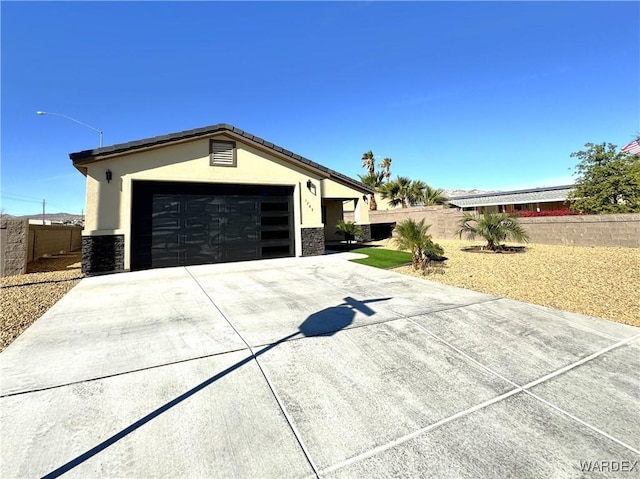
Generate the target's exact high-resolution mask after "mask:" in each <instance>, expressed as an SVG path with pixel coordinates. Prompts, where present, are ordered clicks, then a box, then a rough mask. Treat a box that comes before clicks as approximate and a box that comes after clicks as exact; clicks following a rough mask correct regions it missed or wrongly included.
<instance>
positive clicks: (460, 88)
mask: <svg viewBox="0 0 640 479" xmlns="http://www.w3.org/2000/svg"><path fill="white" fill-rule="evenodd" d="M1 9H2V10H1V14H2V33H1V35H2V52H1V53H2V85H1V88H2V90H1V93H2V165H1V166H2V170H1V171H2V180H1V181H2V208H3V209H4V210H5V212H6V213H9V214H14V215H19V214H31V213H37V212H38V211H40V210H41V206H40V203H41V201H42V199H43V198H45V199H46V200H47V205H48V206H47V211H49V212H58V211H66V212H71V213H80V212H81V211H82V208H83V207H84V194H85V184H84V177H83V176H82V175H81V174H80V173H79V172H78V171H77V170H75V169H74V168H73V167H72V165H71V161H70V160H69V157H68V154H69V153H70V152H75V151H80V150H85V149H89V148H93V147H97V146H98V140H99V138H98V134H97V133H95V132H93V131H91V130H89V129H86V128H84V127H82V126H80V125H77V124H74V123H73V122H71V121H68V120H65V119H63V118H59V117H55V116H37V115H36V113H35V112H36V111H37V110H44V111H50V112H55V113H60V114H64V115H68V116H70V117H72V118H75V119H77V120H79V121H82V122H84V123H87V124H89V125H91V126H94V127H96V128H99V129H102V130H104V143H105V145H110V144H115V143H121V142H126V141H131V140H137V139H142V138H146V137H150V136H156V135H161V134H166V133H173V132H178V131H182V130H187V129H191V128H198V127H202V126H207V125H213V124H216V123H231V124H233V125H235V126H237V127H239V128H242V129H243V130H246V131H248V132H250V133H252V134H255V135H257V136H260V137H262V138H265V139H266V140H268V141H271V142H273V143H276V144H278V145H280V146H283V147H285V148H287V149H289V150H292V151H294V152H296V153H298V154H300V155H302V156H305V157H307V158H310V159H312V160H314V161H317V162H318V163H321V164H323V165H325V166H328V167H330V168H333V169H336V170H338V171H340V172H342V173H344V174H347V175H349V176H352V177H356V175H357V174H359V173H360V174H361V173H364V170H363V169H362V168H361V161H360V158H361V156H362V153H363V152H364V151H366V150H373V152H374V153H375V155H376V157H378V158H380V159H382V158H383V157H385V156H388V157H390V158H392V159H393V164H392V174H393V175H394V176H395V175H396V174H400V175H405V176H409V177H412V178H414V179H422V180H424V181H427V182H428V183H429V184H431V185H432V186H435V187H439V188H447V189H449V188H463V189H471V188H479V189H516V188H525V187H536V186H549V185H557V184H566V183H567V182H570V181H571V179H572V176H571V175H572V172H573V167H574V166H575V159H573V158H571V157H570V154H571V152H574V151H578V150H580V149H582V147H583V145H584V144H585V143H586V142H603V141H607V142H611V143H614V144H617V145H618V146H623V145H624V144H626V143H628V142H629V141H631V140H632V139H633V137H634V136H635V135H637V134H639V133H640V87H639V85H640V39H639V32H640V4H639V3H638V2H620V3H617V2H602V3H600V2H566V3H564V2H531V3H522V2H520V3H509V2H473V3H468V2H449V3H438V2H406V3H400V2H344V3H343V2H323V3H312V2H302V3H294V2H281V3H280V2H268V3H251V2H246V3H243V2H241V3H238V2H235V3H222V2H194V3H186V2H180V3H172V2H139V3H128V2H104V3H98V2H62V3H54V2H43V3H33V2H7V1H4V2H2V3H1Z"/></svg>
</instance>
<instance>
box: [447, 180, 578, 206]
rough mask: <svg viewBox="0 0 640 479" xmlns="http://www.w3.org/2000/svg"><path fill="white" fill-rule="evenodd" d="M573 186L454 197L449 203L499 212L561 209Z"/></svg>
mask: <svg viewBox="0 0 640 479" xmlns="http://www.w3.org/2000/svg"><path fill="white" fill-rule="evenodd" d="M572 188H573V185H563V186H549V187H545V188H532V189H527V190H515V191H493V192H490V193H483V194H479V195H464V196H454V197H451V198H449V203H450V204H452V205H454V206H457V207H458V208H462V209H476V208H486V207H496V208H494V209H499V210H500V211H513V210H522V209H529V210H532V211H535V210H536V209H538V210H539V209H549V208H546V207H545V208H541V205H542V206H552V205H553V207H554V208H558V207H561V204H564V203H565V202H566V200H567V197H568V195H569V192H570V191H571V189H572Z"/></svg>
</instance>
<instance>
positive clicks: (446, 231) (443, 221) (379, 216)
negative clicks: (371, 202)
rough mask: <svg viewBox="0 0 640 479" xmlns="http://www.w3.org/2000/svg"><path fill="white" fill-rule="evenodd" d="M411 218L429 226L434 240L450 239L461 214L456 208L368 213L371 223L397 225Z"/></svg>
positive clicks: (456, 228) (405, 209)
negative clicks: (422, 220)
mask: <svg viewBox="0 0 640 479" xmlns="http://www.w3.org/2000/svg"><path fill="white" fill-rule="evenodd" d="M407 218H411V219H413V220H414V221H420V220H421V219H423V218H424V220H425V224H428V225H431V227H430V228H429V234H430V235H431V236H433V237H434V238H446V239H451V238H454V237H455V235H456V231H457V230H458V224H459V222H460V218H462V213H461V212H460V211H458V209H457V208H445V207H444V206H417V207H412V208H396V209H393V210H380V211H370V212H369V219H370V220H371V223H394V222H395V223H397V222H400V221H402V220H404V219H407Z"/></svg>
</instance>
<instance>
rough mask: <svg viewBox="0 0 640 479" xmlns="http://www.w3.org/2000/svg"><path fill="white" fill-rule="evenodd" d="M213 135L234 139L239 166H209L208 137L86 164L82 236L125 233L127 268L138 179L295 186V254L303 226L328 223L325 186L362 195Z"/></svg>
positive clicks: (311, 170) (261, 151)
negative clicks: (108, 175) (325, 220)
mask: <svg viewBox="0 0 640 479" xmlns="http://www.w3.org/2000/svg"><path fill="white" fill-rule="evenodd" d="M213 138H214V139H216V140H223V141H234V142H235V144H236V159H237V163H236V166H235V167H223V166H210V160H209V138H205V139H198V140H194V141H188V142H184V143H180V144H175V145H165V146H162V147H158V148H154V149H150V150H147V151H139V152H135V153H130V154H126V155H123V156H117V157H114V158H111V159H103V160H100V161H97V162H94V163H89V164H88V165H87V167H86V168H87V204H86V211H87V214H86V223H85V231H84V233H83V235H84V236H102V235H123V236H124V239H125V248H124V251H125V257H124V263H125V269H129V268H130V264H131V258H130V240H131V211H132V205H131V198H132V185H133V182H135V181H136V180H146V181H150V180H152V181H171V182H176V181H177V182H200V183H221V184H256V185H281V186H292V187H293V188H294V193H293V205H294V222H295V229H294V232H295V241H296V243H295V244H296V256H300V255H302V246H301V238H302V235H301V228H322V227H323V226H324V225H323V223H322V207H321V205H322V194H323V191H325V189H326V188H327V187H328V188H329V190H330V191H332V192H334V194H340V195H342V196H346V197H348V198H354V199H355V198H359V197H361V196H362V193H361V192H359V191H358V190H355V189H352V188H349V187H346V186H343V185H340V184H338V183H336V182H334V181H332V180H328V181H327V178H326V174H325V173H322V172H321V171H317V170H315V169H314V168H312V167H308V168H307V167H303V166H302V165H297V164H294V163H292V162H291V161H290V160H287V159H286V158H281V157H279V156H277V154H273V153H271V152H270V151H269V150H268V149H262V148H258V147H256V146H254V145H251V144H248V143H245V142H243V141H239V140H238V139H237V138H235V137H233V136H228V135H216V136H215V137H213ZM107 170H110V171H111V173H112V180H111V182H110V183H108V182H107V180H106V171H107ZM308 182H310V183H309V184H308ZM360 203H361V202H360ZM356 213H357V215H358V217H359V219H360V220H363V219H364V220H365V221H364V222H367V223H368V216H367V214H366V212H365V213H364V214H362V211H361V210H360V209H359V208H357V207H356Z"/></svg>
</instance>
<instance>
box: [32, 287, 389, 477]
mask: <svg viewBox="0 0 640 479" xmlns="http://www.w3.org/2000/svg"><path fill="white" fill-rule="evenodd" d="M389 299H391V298H377V299H367V300H363V301H358V300H356V299H354V298H352V297H350V296H347V297H345V298H344V303H341V304H339V305H337V306H331V307H329V308H325V309H323V310H321V311H318V312H317V313H313V314H311V315H310V316H309V317H307V319H305V320H304V321H303V322H302V324H300V326H299V328H298V331H297V332H295V333H292V334H290V335H288V336H285V337H283V338H281V339H279V340H278V341H276V342H274V343H272V344H269V345H267V346H265V347H263V348H262V349H260V350H259V351H257V352H253V350H252V349H251V347H250V346H249V345H248V344H247V347H248V348H249V350H250V351H251V352H252V354H251V355H250V356H247V357H246V358H244V359H242V360H241V361H238V362H237V363H235V364H233V365H231V366H229V367H228V368H227V369H225V370H224V371H221V372H219V373H218V374H216V375H215V376H212V377H210V378H209V379H207V380H206V381H203V382H202V383H200V384H198V385H197V386H195V387H193V388H192V389H190V390H188V391H187V392H185V393H184V394H181V395H180V396H178V397H176V398H175V399H173V400H172V401H169V402H168V403H166V404H164V405H163V406H161V407H159V408H158V409H156V410H154V411H152V412H150V413H149V414H147V415H146V416H144V417H142V418H141V419H139V420H137V421H136V422H134V423H133V424H131V425H130V426H128V427H126V428H125V429H123V430H122V431H120V432H118V433H116V434H114V435H113V436H111V437H110V438H108V439H106V440H104V441H103V442H101V443H100V444H98V445H97V446H95V447H93V448H91V449H89V450H88V451H86V452H85V453H83V454H81V455H79V456H78V457H76V458H75V459H72V460H71V461H69V462H67V463H66V464H64V465H62V466H60V467H59V468H57V469H55V470H53V471H51V472H50V473H48V474H46V475H45V476H43V477H44V478H55V477H59V476H61V475H62V474H65V473H66V472H68V471H70V470H71V469H73V468H75V467H76V466H79V465H80V464H82V463H83V462H85V461H87V460H89V459H90V458H92V457H93V456H95V455H96V454H98V453H100V452H101V451H103V450H105V449H106V448H108V447H109V446H112V445H113V444H115V443H116V442H118V441H119V440H120V439H123V438H124V437H126V436H128V435H129V434H131V433H132V432H134V431H135V430H137V429H138V428H140V427H142V426H144V425H145V424H147V423H148V422H150V421H152V420H153V419H155V418H157V417H158V416H160V415H161V414H163V413H165V412H167V411H168V410H170V409H171V408H173V407H174V406H177V405H178V404H180V403H181V402H183V401H184V400H186V399H188V398H190V397H191V396H193V395H194V394H196V393H197V392H199V391H202V390H203V389H205V388H206V387H207V386H210V385H211V384H213V383H215V382H216V381H218V380H219V379H221V378H223V377H225V376H226V375H228V374H230V373H232V372H233V371H235V370H236V369H238V368H240V367H242V366H244V365H245V364H247V363H249V362H251V361H252V360H254V359H257V358H258V356H261V355H263V354H265V353H266V352H268V351H270V350H272V349H273V348H275V347H276V346H278V345H279V344H281V343H283V342H285V341H288V340H290V339H294V338H296V337H299V336H300V337H313V336H333V335H334V334H336V333H337V332H338V331H341V330H342V329H344V328H346V327H347V326H349V325H350V324H351V323H352V322H353V319H354V317H355V313H356V311H359V312H361V313H363V314H365V315H367V316H373V315H375V314H376V312H375V311H374V310H372V309H371V308H369V307H368V306H367V304H368V303H376V302H379V301H387V300H389ZM243 341H244V339H243ZM245 343H246V342H245Z"/></svg>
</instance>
